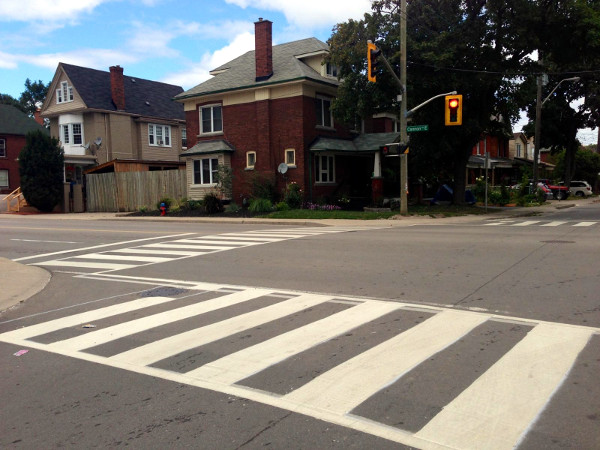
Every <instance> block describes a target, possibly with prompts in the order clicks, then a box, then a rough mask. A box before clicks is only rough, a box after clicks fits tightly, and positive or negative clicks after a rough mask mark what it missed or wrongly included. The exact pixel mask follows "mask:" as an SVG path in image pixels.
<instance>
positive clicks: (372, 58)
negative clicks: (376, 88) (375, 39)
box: [367, 41, 381, 83]
mask: <svg viewBox="0 0 600 450" xmlns="http://www.w3.org/2000/svg"><path fill="white" fill-rule="evenodd" d="M379 55H381V50H379V49H378V48H377V46H376V45H375V44H373V43H372V42H371V41H369V42H367V78H368V79H369V81H372V82H373V83H375V82H376V81H377V58H378V57H379Z"/></svg>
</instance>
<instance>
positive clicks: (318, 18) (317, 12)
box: [225, 0, 371, 29]
mask: <svg viewBox="0 0 600 450" xmlns="http://www.w3.org/2000/svg"><path fill="white" fill-rule="evenodd" d="M225 1H226V2H227V3H229V4H233V5H237V6H239V7H240V8H244V9H245V8H247V7H252V8H256V9H264V10H270V11H279V12H281V13H283V14H284V15H285V17H286V19H287V21H288V22H289V23H290V25H292V26H294V27H298V28H304V29H314V28H320V27H323V26H331V25H332V24H336V23H339V22H345V21H347V20H348V19H361V18H362V17H363V16H364V14H365V13H366V12H370V11H371V0H327V1H324V0H303V1H298V0H225ZM257 19H258V17H257ZM266 19H268V17H266Z"/></svg>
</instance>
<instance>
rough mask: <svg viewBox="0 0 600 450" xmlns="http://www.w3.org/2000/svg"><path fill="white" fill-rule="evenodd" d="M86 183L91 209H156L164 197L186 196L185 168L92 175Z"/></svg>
mask: <svg viewBox="0 0 600 450" xmlns="http://www.w3.org/2000/svg"><path fill="white" fill-rule="evenodd" d="M86 184H87V188H86V195H87V210H88V211H90V212H119V211H121V212H124V211H137V210H138V209H140V208H141V207H146V208H148V209H156V204H157V202H158V201H159V200H160V199H161V198H163V197H170V198H172V199H175V200H179V199H182V198H183V197H186V196H187V180H186V173H185V170H162V171H151V172H112V173H100V174H89V175H86Z"/></svg>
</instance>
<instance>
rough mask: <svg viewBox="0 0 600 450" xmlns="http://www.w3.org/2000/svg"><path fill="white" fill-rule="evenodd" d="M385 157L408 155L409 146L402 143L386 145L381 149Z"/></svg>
mask: <svg viewBox="0 0 600 450" xmlns="http://www.w3.org/2000/svg"><path fill="white" fill-rule="evenodd" d="M379 149H380V150H381V153H383V156H395V155H400V154H401V153H408V144H404V143H402V142H394V143H391V144H385V145H382V146H381V147H379Z"/></svg>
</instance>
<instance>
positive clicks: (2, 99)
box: [0, 94, 27, 113]
mask: <svg viewBox="0 0 600 450" xmlns="http://www.w3.org/2000/svg"><path fill="white" fill-rule="evenodd" d="M0 104H3V105H11V106H14V107H15V108H18V109H19V110H20V111H23V112H24V113H26V112H27V111H25V109H24V108H23V105H21V103H20V102H19V100H17V99H16V98H14V97H12V96H10V95H8V94H0Z"/></svg>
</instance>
